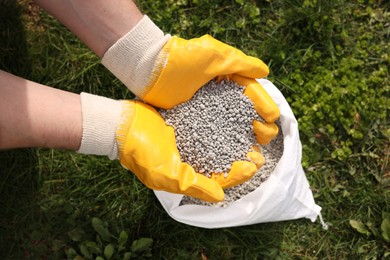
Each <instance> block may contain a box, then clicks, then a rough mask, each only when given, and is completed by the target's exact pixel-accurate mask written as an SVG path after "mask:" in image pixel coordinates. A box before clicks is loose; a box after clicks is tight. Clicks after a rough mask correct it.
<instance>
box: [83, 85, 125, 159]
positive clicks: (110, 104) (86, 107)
mask: <svg viewBox="0 0 390 260" xmlns="http://www.w3.org/2000/svg"><path fill="white" fill-rule="evenodd" d="M80 96H81V109H82V118H83V136H82V139H81V146H80V149H79V150H78V151H77V152H78V153H82V154H94V155H105V156H108V157H109V158H110V159H111V160H114V159H118V158H119V155H118V145H117V142H116V128H117V126H118V124H119V121H120V117H121V114H122V108H123V102H121V101H118V100H113V99H109V98H105V97H101V96H96V95H92V94H88V93H84V92H83V93H81V94H80Z"/></svg>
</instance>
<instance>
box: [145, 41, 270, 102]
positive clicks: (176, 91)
mask: <svg viewBox="0 0 390 260" xmlns="http://www.w3.org/2000/svg"><path fill="white" fill-rule="evenodd" d="M155 64H156V65H155V66H154V69H153V71H152V76H151V79H150V81H149V84H148V86H147V87H146V91H145V94H144V96H141V97H140V98H141V99H143V100H144V101H146V102H147V103H149V104H152V105H153V106H156V107H160V108H164V109H169V108H172V107H173V106H175V105H177V104H180V103H182V102H185V101H188V100H190V99H191V98H192V96H193V95H194V93H195V92H196V91H197V90H198V89H199V88H200V87H202V86H203V85H204V84H205V83H207V82H208V81H210V80H211V79H213V78H215V77H218V76H224V75H233V74H234V75H241V76H243V77H247V78H263V77H265V76H267V75H268V73H269V70H268V67H267V66H266V65H265V64H264V62H262V61H261V60H260V59H257V58H255V57H251V56H247V55H246V54H244V53H243V52H242V51H240V50H238V49H236V48H234V47H232V46H229V45H227V44H225V43H222V42H220V41H218V40H216V39H214V38H213V37H211V36H210V35H205V36H202V37H200V38H194V39H191V40H185V39H182V38H179V37H176V36H174V37H172V38H171V39H170V40H168V42H167V43H166V44H165V45H164V47H163V49H162V51H161V52H160V54H159V56H158V58H157V61H156V63H155Z"/></svg>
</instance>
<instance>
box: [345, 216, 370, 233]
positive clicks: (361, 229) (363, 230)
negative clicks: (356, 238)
mask: <svg viewBox="0 0 390 260" xmlns="http://www.w3.org/2000/svg"><path fill="white" fill-rule="evenodd" d="M349 224H351V226H352V227H353V228H354V229H355V230H356V231H357V232H359V233H361V234H364V235H370V231H368V229H367V227H366V225H364V224H363V223H362V222H361V221H359V220H354V219H350V220H349Z"/></svg>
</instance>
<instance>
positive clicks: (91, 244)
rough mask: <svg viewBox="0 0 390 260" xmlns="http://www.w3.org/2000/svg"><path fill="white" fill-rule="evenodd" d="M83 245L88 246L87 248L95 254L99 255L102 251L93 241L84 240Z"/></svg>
mask: <svg viewBox="0 0 390 260" xmlns="http://www.w3.org/2000/svg"><path fill="white" fill-rule="evenodd" d="M85 246H86V247H87V248H88V250H89V251H90V252H91V253H92V254H95V255H99V254H101V253H102V250H101V249H100V247H99V246H98V245H97V244H96V242H94V241H87V242H85Z"/></svg>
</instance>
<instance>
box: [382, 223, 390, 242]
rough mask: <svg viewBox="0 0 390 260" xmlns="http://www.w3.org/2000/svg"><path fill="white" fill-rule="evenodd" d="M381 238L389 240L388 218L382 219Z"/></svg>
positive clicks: (389, 225) (389, 224)
mask: <svg viewBox="0 0 390 260" xmlns="http://www.w3.org/2000/svg"><path fill="white" fill-rule="evenodd" d="M381 229H382V236H383V238H384V239H385V240H386V241H388V242H390V219H387V218H386V219H384V220H383V221H382V224H381Z"/></svg>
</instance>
